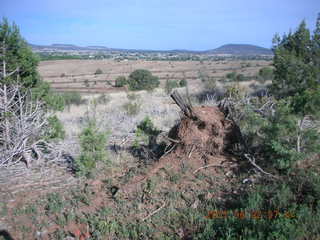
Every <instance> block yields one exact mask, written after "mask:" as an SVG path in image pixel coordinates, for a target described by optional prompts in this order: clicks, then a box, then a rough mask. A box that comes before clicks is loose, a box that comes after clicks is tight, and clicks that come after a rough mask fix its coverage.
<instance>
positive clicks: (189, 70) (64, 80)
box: [38, 60, 270, 92]
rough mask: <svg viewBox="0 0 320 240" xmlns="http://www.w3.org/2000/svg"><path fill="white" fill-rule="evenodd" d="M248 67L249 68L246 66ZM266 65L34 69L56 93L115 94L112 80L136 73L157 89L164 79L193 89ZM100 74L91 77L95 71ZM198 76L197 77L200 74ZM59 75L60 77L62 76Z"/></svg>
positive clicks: (101, 63)
mask: <svg viewBox="0 0 320 240" xmlns="http://www.w3.org/2000/svg"><path fill="white" fill-rule="evenodd" d="M247 64H249V66H248V65H247ZM269 64H270V62H269V61H240V60H237V61H204V62H199V61H143V60H136V61H126V62H125V61H123V62H117V61H114V60H58V61H43V62H41V63H40V66H39V68H38V70H39V72H40V74H41V76H42V77H43V79H44V80H45V81H48V82H50V83H51V85H52V87H53V88H56V89H58V90H59V91H68V90H69V91H70V90H72V89H73V90H77V91H81V92H83V91H87V92H88V91H89V89H91V91H96V92H101V91H104V92H107V91H110V90H112V91H118V90H119V89H117V88H113V87H112V86H111V85H110V83H111V84H112V85H113V84H114V80H115V79H116V78H117V77H118V76H121V75H124V76H128V75H129V74H130V73H131V72H132V71H134V70H136V69H148V70H150V71H151V72H152V73H153V74H154V75H156V76H158V77H159V78H160V80H161V86H163V85H164V83H165V81H166V80H167V79H170V80H181V79H186V80H188V82H189V84H190V85H191V86H194V85H197V84H198V83H199V80H200V78H201V76H200V75H206V76H209V77H214V78H216V79H220V78H222V77H224V76H225V75H226V74H227V73H229V72H232V71H236V72H237V73H241V74H244V75H246V76H253V75H255V74H257V72H258V71H259V69H260V68H261V67H264V66H267V65H269ZM98 68H99V69H101V70H102V72H103V73H102V74H97V75H95V74H94V73H95V71H96V70H97V69H98ZM200 73H201V74H200ZM62 74H63V75H62Z"/></svg>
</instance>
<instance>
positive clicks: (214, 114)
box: [148, 106, 241, 176]
mask: <svg viewBox="0 0 320 240" xmlns="http://www.w3.org/2000/svg"><path fill="white" fill-rule="evenodd" d="M192 111H193V116H194V117H193V118H191V117H188V116H184V117H183V118H182V119H181V121H180V123H179V124H177V125H176V126H174V127H173V128H172V129H171V131H170V132H169V134H168V136H169V139H170V140H171V141H172V146H171V148H169V150H168V152H167V154H165V155H164V156H163V157H161V158H160V159H159V161H158V162H157V163H156V164H155V165H154V166H153V167H152V169H151V170H150V171H149V173H148V176H151V175H153V174H155V173H156V172H157V171H158V170H159V169H161V168H165V169H171V170H176V171H179V170H180V169H181V168H183V167H185V166H188V167H189V169H190V170H192V172H195V171H199V170H202V169H206V168H207V167H216V168H219V167H220V168H224V172H228V171H229V170H230V169H231V168H233V167H235V163H236V162H237V160H236V158H235V157H234V156H233V155H232V154H230V152H231V151H232V150H233V149H234V148H235V146H237V145H238V144H239V143H240V142H241V132H240V129H239V127H238V126H237V125H236V124H235V123H234V122H233V121H231V120H229V119H227V118H226V117H225V115H224V113H223V112H221V111H220V110H219V108H218V107H208V106H201V107H196V108H193V109H192ZM213 171H215V170H214V168H213Z"/></svg>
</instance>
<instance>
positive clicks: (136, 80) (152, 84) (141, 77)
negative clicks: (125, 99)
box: [128, 69, 160, 91]
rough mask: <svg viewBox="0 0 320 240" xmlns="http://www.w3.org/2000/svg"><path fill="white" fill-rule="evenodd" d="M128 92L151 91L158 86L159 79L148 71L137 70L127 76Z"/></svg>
mask: <svg viewBox="0 0 320 240" xmlns="http://www.w3.org/2000/svg"><path fill="white" fill-rule="evenodd" d="M128 83H129V87H130V90H133V91H137V90H153V89H155V88H156V87H158V86H159V84H160V81H159V78H158V77H156V76H153V75H152V74H151V72H150V71H148V70H145V69H138V70H135V71H133V72H132V73H131V74H130V75H129V79H128Z"/></svg>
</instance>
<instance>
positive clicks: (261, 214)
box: [205, 210, 296, 220]
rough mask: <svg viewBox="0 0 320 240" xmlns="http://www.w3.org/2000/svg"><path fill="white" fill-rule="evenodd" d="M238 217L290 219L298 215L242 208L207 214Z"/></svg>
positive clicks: (214, 217)
mask: <svg viewBox="0 0 320 240" xmlns="http://www.w3.org/2000/svg"><path fill="white" fill-rule="evenodd" d="M232 216H233V217H237V218H239V219H248V218H249V219H257V220H258V219H270V220H273V219H276V218H279V217H284V218H288V219H293V218H296V215H295V214H294V213H292V212H290V211H284V212H280V211H279V210H267V211H260V210H253V211H249V212H248V211H240V210H235V211H231V210H229V211H228V210H213V211H209V212H208V215H207V216H205V218H207V219H222V218H228V217H232Z"/></svg>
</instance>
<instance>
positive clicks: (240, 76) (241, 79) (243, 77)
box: [236, 73, 247, 82]
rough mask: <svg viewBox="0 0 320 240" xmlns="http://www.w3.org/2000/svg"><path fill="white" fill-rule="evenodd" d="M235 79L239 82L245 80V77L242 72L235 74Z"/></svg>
mask: <svg viewBox="0 0 320 240" xmlns="http://www.w3.org/2000/svg"><path fill="white" fill-rule="evenodd" d="M236 80H237V81H238V82H241V81H246V80H247V78H246V77H245V76H244V75H243V74H242V73H239V74H238V75H237V77H236Z"/></svg>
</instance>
